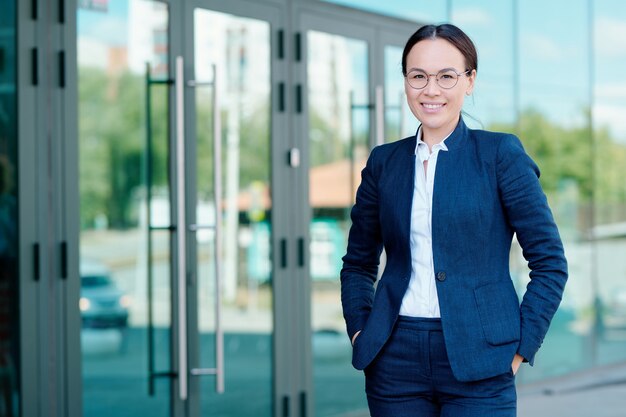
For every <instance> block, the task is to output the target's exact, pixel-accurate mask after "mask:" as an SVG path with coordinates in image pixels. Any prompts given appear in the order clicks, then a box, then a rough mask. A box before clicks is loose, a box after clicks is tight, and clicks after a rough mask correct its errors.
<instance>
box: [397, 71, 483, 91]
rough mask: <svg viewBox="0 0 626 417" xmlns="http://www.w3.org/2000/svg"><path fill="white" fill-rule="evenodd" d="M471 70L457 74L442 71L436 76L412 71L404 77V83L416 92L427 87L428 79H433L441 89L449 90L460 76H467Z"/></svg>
mask: <svg viewBox="0 0 626 417" xmlns="http://www.w3.org/2000/svg"><path fill="white" fill-rule="evenodd" d="M470 71H471V70H469V69H468V70H465V72H461V73H458V72H456V71H455V70H453V69H451V68H446V69H442V70H441V71H439V72H438V73H437V74H428V73H426V72H425V71H422V70H412V71H409V73H408V74H407V75H406V77H405V78H406V81H407V82H408V83H409V85H410V86H411V87H412V88H415V89H416V90H421V89H422V88H424V87H426V86H427V85H428V81H430V77H435V79H436V80H437V85H438V86H439V87H441V88H444V89H446V90H449V89H450V88H453V87H454V86H455V85H456V83H458V82H459V77H460V76H461V75H467V73H468V72H470Z"/></svg>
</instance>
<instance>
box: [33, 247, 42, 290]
mask: <svg viewBox="0 0 626 417" xmlns="http://www.w3.org/2000/svg"><path fill="white" fill-rule="evenodd" d="M40 279H41V262H40V260H39V243H34V244H33V280H34V281H39V280H40Z"/></svg>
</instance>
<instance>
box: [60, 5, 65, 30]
mask: <svg viewBox="0 0 626 417" xmlns="http://www.w3.org/2000/svg"><path fill="white" fill-rule="evenodd" d="M59 23H60V24H64V23H65V0H59Z"/></svg>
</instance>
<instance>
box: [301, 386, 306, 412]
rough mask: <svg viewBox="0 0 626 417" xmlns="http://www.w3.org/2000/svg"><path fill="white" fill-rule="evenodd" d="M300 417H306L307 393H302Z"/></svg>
mask: <svg viewBox="0 0 626 417" xmlns="http://www.w3.org/2000/svg"><path fill="white" fill-rule="evenodd" d="M300 417H306V392H304V391H302V392H300Z"/></svg>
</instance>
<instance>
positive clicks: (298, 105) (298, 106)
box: [296, 84, 302, 114]
mask: <svg viewBox="0 0 626 417" xmlns="http://www.w3.org/2000/svg"><path fill="white" fill-rule="evenodd" d="M296 113H298V114H300V113H302V84H298V85H296Z"/></svg>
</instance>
